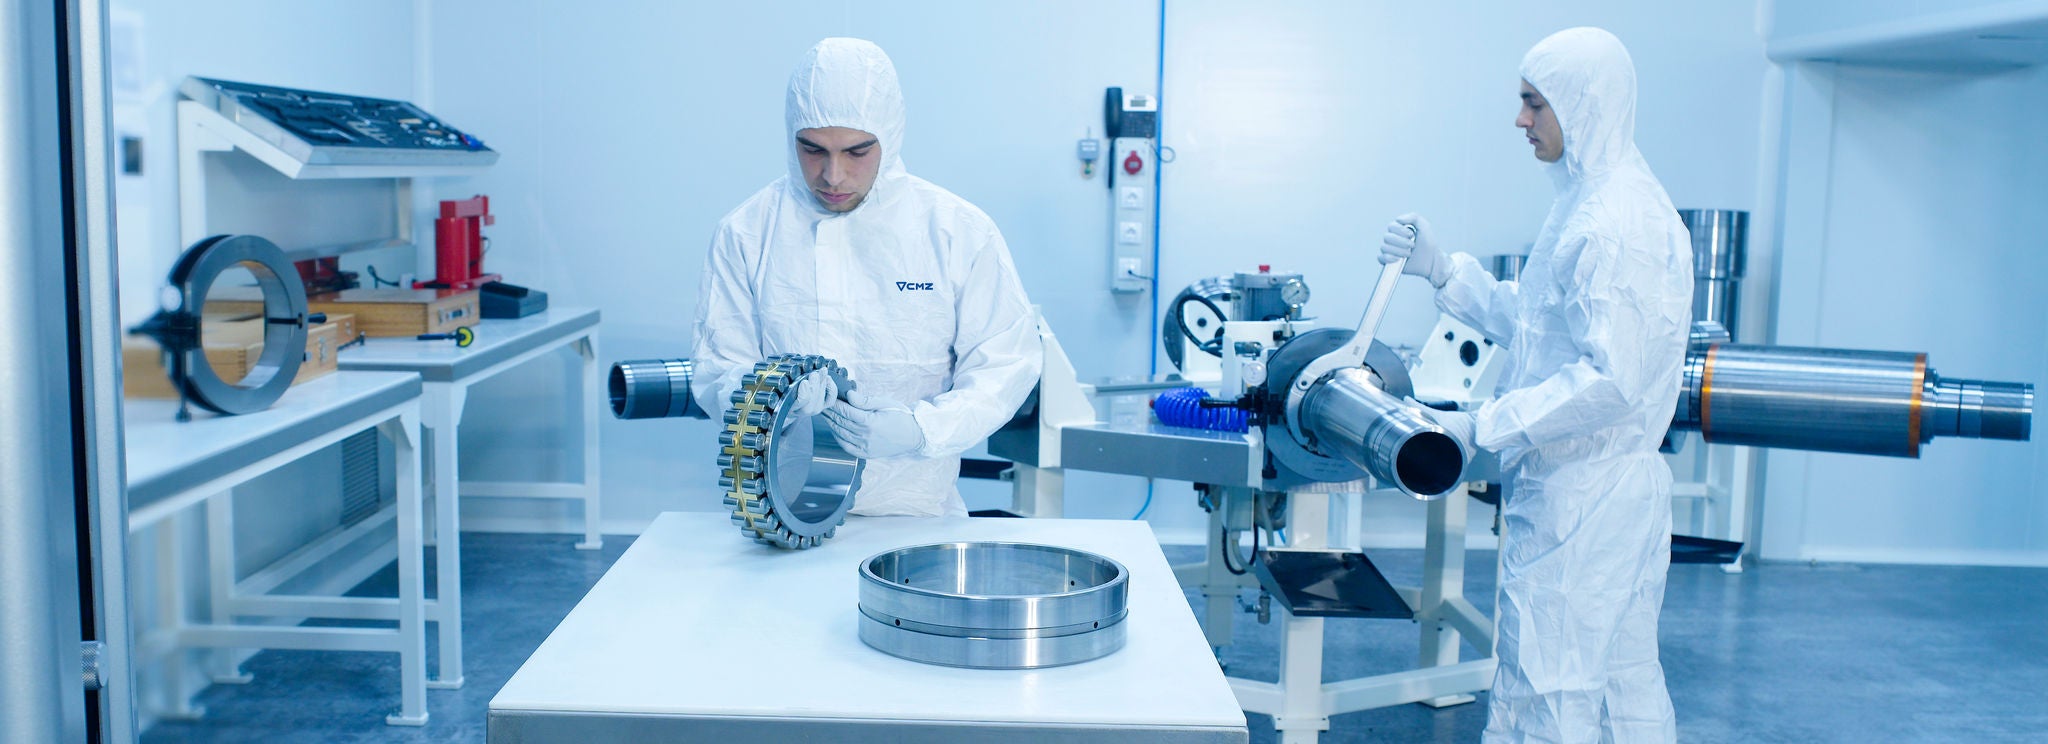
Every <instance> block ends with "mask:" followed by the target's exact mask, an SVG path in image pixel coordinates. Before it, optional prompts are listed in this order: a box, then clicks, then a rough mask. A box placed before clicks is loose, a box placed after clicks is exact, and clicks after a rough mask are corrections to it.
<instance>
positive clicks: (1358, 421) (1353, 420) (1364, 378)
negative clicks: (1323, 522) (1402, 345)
mask: <svg viewBox="0 0 2048 744" xmlns="http://www.w3.org/2000/svg"><path fill="white" fill-rule="evenodd" d="M1353 335H1354V334H1353V332H1351V331H1347V330H1343V329H1338V328H1318V329H1316V330H1313V331H1309V332H1307V333H1303V334H1300V335H1298V336H1295V337H1294V338H1291V339H1288V340H1287V342H1286V343H1285V344H1282V345H1281V346H1280V348H1279V349H1276V350H1274V352H1273V356H1272V358H1271V359H1270V360H1268V362H1267V365H1266V366H1267V377H1266V386H1265V388H1264V392H1263V395H1262V397H1261V401H1262V402H1261V405H1262V407H1263V411H1262V416H1261V418H1262V420H1263V421H1264V422H1265V423H1264V429H1265V441H1266V447H1267V449H1268V450H1269V451H1270V452H1271V453H1272V455H1273V463H1274V466H1275V471H1274V472H1275V474H1276V475H1277V476H1280V477H1279V478H1277V481H1278V482H1280V483H1281V484H1283V485H1296V483H1297V482H1306V483H1341V482H1344V481H1351V480H1358V479H1360V478H1363V477H1365V476H1366V474H1368V473H1370V474H1371V475H1372V476H1373V478H1374V479H1376V480H1378V481H1380V482H1381V483H1383V484H1386V485H1388V486H1391V487H1393V488H1396V489H1399V490H1400V491H1401V492H1402V493H1406V494H1408V495H1410V496H1413V497H1415V498H1418V499H1423V500H1434V499H1438V498H1442V497H1443V496H1444V495H1445V494H1447V493H1449V492H1450V491H1451V490H1453V489H1454V488H1455V487H1456V486H1457V485H1458V483H1459V482H1460V481H1459V480H1458V479H1459V478H1460V477H1462V476H1463V474H1464V470H1465V453H1464V451H1463V450H1462V449H1460V448H1459V445H1458V443H1457V442H1456V441H1455V440H1453V439H1452V438H1451V436H1450V435H1449V434H1448V433H1446V432H1445V431H1444V430H1443V427H1440V426H1437V425H1436V423H1435V422H1434V421H1432V420H1430V419H1429V417H1428V415H1427V414H1426V413H1425V412H1423V411H1422V410H1421V408H1420V407H1419V406H1416V405H1414V404H1412V403H1409V402H1407V401H1405V400H1403V399H1404V398H1406V397H1408V396H1409V395H1412V394H1413V393H1414V387H1413V386H1412V383H1411V382H1410V381H1409V378H1408V369H1407V367H1406V366H1404V365H1403V364H1402V363H1401V358H1400V356H1398V355H1396V354H1395V353H1394V351H1393V349H1390V348H1388V347H1387V345H1386V344H1384V343H1380V342H1378V341H1374V342H1373V343H1372V345H1371V346H1370V347H1369V348H1368V349H1367V350H1366V353H1365V364H1364V365H1362V366H1357V367H1341V368H1338V369H1335V370H1331V371H1330V372H1328V373H1326V374H1323V375H1320V376H1318V377H1317V378H1316V379H1314V380H1312V381H1311V382H1310V383H1309V385H1308V386H1307V392H1306V393H1305V394H1304V395H1303V396H1302V403H1301V405H1300V407H1299V408H1297V409H1296V410H1295V411H1294V415H1296V416H1299V417H1300V419H1301V420H1300V421H1290V420H1289V419H1288V414H1289V412H1288V410H1287V407H1286V398H1287V392H1288V391H1289V390H1290V389H1293V388H1295V387H1298V386H1299V383H1300V381H1301V380H1302V379H1303V378H1304V377H1306V376H1307V375H1309V374H1312V373H1313V369H1312V368H1311V363H1312V362H1313V361H1314V360H1316V359H1320V358H1322V357H1323V356H1324V355H1326V354H1328V353H1330V352H1331V351H1332V350H1335V349H1338V348H1341V347H1343V346H1344V345H1345V344H1346V343H1348V342H1349V341H1350V340H1351V339H1352V337H1353ZM1297 431H1298V432H1299V433H1297ZM1270 479H1271V478H1269V480H1270Z"/></svg>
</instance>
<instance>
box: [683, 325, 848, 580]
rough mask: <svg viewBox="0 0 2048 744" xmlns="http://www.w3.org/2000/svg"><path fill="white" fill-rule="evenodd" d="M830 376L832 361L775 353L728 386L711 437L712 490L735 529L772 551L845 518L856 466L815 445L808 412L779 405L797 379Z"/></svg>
mask: <svg viewBox="0 0 2048 744" xmlns="http://www.w3.org/2000/svg"><path fill="white" fill-rule="evenodd" d="M809 374H829V375H833V376H834V377H835V378H836V379H837V381H838V382H839V383H840V385H839V387H840V389H842V390H845V389H849V388H851V385H850V384H849V383H848V382H847V380H846V378H845V373H844V371H842V370H841V369H840V367H839V364H838V363H837V362H834V361H832V360H830V359H826V358H824V357H820V356H804V355H798V354H782V355H777V356H773V357H769V358H768V359H767V360H766V361H763V362H760V363H757V364H755V365H754V370H753V371H752V372H750V373H748V374H747V375H746V376H745V377H743V378H741V380H740V388H739V389H738V390H735V391H733V393H732V400H731V405H730V406H729V407H727V408H726V409H725V414H724V416H723V420H724V422H725V430H724V431H721V432H719V434H718V487H719V489H720V490H722V491H724V492H725V505H726V506H728V507H731V508H732V523H733V524H734V525H735V526H738V527H739V528H740V533H741V534H742V535H745V536H747V537H750V538H753V539H755V540H757V541H759V542H762V543H766V544H768V545H773V546H776V547H779V548H788V549H791V550H802V549H804V548H814V547H817V546H818V545H819V544H820V543H823V542H824V541H825V540H826V539H828V538H830V537H832V535H833V533H834V532H835V531H836V530H837V529H838V527H839V525H840V524H841V523H843V522H845V521H846V512H847V510H848V509H850V508H852V507H853V498H854V494H855V492H857V491H859V490H860V475H861V470H862V468H863V467H864V463H863V462H862V461H860V460H856V459H854V458H852V457H850V456H847V455H845V454H844V453H837V454H836V455H835V454H834V453H830V452H827V451H824V450H823V448H821V447H819V446H818V443H817V438H816V437H817V435H816V434H815V432H814V427H813V423H812V421H811V420H810V419H812V418H814V417H812V416H803V415H798V414H797V413H795V412H794V411H793V410H791V408H790V406H788V405H786V404H787V403H788V400H789V395H790V394H791V393H792V392H793V391H794V390H795V388H796V383H797V381H798V380H801V379H803V377H804V376H805V375H809Z"/></svg>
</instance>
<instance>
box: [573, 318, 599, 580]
mask: <svg viewBox="0 0 2048 744" xmlns="http://www.w3.org/2000/svg"><path fill="white" fill-rule="evenodd" d="M576 353H577V354H578V355H580V356H582V357H583V359H582V367H583V394H584V396H585V397H584V398H583V406H582V410H583V542H580V543H576V548H577V549H579V550H597V549H599V548H602V547H604V535H602V534H600V533H599V532H598V526H597V522H598V517H599V516H600V514H599V509H598V469H599V465H600V463H599V462H598V455H597V425H598V421H599V417H600V413H601V412H602V410H603V409H604V407H605V395H606V392H605V389H604V385H605V379H604V376H603V375H601V374H599V373H598V369H597V334H596V333H594V332H593V333H590V334H587V335H585V336H583V337H582V338H580V339H577V341H576Z"/></svg>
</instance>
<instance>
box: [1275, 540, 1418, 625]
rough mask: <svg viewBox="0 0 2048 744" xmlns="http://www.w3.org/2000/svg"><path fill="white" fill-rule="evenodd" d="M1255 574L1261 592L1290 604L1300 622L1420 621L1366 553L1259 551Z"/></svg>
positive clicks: (1303, 549) (1305, 550)
mask: <svg viewBox="0 0 2048 744" xmlns="http://www.w3.org/2000/svg"><path fill="white" fill-rule="evenodd" d="M1252 570H1253V571H1254V572H1256V574H1257V575H1258V579H1259V587H1260V588H1263V589H1265V590H1266V592H1267V593H1269V594H1272V595H1273V596H1275V597H1279V598H1280V599H1281V601H1283V602H1286V603H1287V612H1288V614H1291V615H1294V616H1295V617H1377V618H1393V619H1402V620H1405V619H1409V618H1413V617H1415V610H1414V609H1412V608H1410V607H1409V606H1408V602H1407V601H1406V600H1403V599H1402V598H1401V593H1400V592H1399V591H1396V590H1395V589H1394V585H1393V584H1392V583H1389V582H1388V581H1387V577H1386V576H1384V575H1382V574H1381V573H1380V570H1379V568H1378V567H1376V566H1374V565H1372V561H1371V560H1368V559H1367V558H1366V557H1365V554H1364V553H1349V552H1345V551H1342V550H1317V549H1310V548H1269V549H1265V550H1260V551H1259V552H1258V560H1256V561H1253V562H1252Z"/></svg>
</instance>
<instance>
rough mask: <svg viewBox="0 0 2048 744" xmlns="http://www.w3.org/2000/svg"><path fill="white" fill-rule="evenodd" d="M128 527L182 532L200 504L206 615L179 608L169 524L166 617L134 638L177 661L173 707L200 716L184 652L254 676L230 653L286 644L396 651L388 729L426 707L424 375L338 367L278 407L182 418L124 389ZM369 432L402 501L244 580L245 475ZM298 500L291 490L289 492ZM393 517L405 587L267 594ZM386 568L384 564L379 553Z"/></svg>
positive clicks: (178, 567) (222, 672)
mask: <svg viewBox="0 0 2048 744" xmlns="http://www.w3.org/2000/svg"><path fill="white" fill-rule="evenodd" d="M122 405H123V406H124V408H123V411H122V417H123V419H124V424H123V431H122V436H123V437H124V449H125V451H126V455H125V461H126V464H127V476H128V482H127V496H128V529H129V532H130V534H134V533H138V532H141V531H144V530H147V529H150V528H151V527H153V526H157V525H159V524H163V523H166V522H168V523H169V524H168V525H167V526H171V527H174V528H175V526H176V525H177V523H178V522H179V520H182V519H185V518H187V517H188V516H189V515H190V514H191V513H192V512H193V511H194V509H193V507H196V506H199V505H202V504H203V505H205V507H206V525H207V529H206V535H207V545H208V549H207V561H206V562H207V567H208V575H209V580H208V587H209V596H208V598H207V600H206V602H205V605H206V607H207V609H208V611H209V614H210V616H211V618H210V619H211V621H210V622H206V623H192V622H189V621H188V619H187V618H186V616H185V605H186V600H185V596H184V587H185V580H184V569H183V560H184V551H183V550H182V549H181V548H180V546H179V545H178V541H177V540H176V539H175V537H176V535H177V534H179V533H180V532H183V530H178V529H171V530H167V531H166V533H167V534H166V535H165V536H164V537H163V539H160V540H159V542H158V548H159V550H158V554H157V556H156V558H157V561H156V569H157V574H158V579H157V591H158V593H159V597H158V598H157V604H158V606H159V615H160V617H159V626H160V627H157V628H155V629H153V630H152V631H150V632H148V633H146V634H144V635H143V636H142V637H139V638H137V639H136V648H137V655H138V656H143V657H155V656H162V657H165V658H167V659H168V662H167V663H170V664H171V665H173V671H172V674H171V675H170V678H171V680H173V681H172V689H171V692H170V694H169V698H170V700H169V701H168V706H167V710H165V711H163V713H164V714H165V715H169V716H173V717H195V716H198V715H201V714H202V713H203V711H202V710H201V709H200V708H198V707H197V706H195V705H193V704H192V702H191V696H192V695H193V694H195V693H196V692H197V691H196V690H189V689H186V684H185V682H186V680H187V679H189V676H188V675H186V674H184V673H183V672H182V671H181V669H182V664H183V663H184V662H183V658H184V654H183V653H171V652H174V651H177V650H179V649H182V648H191V647H202V648H215V649H222V650H221V651H220V652H217V653H216V654H215V655H214V668H213V669H212V670H211V672H212V674H211V676H212V679H213V680H214V681H216V682H247V681H249V678H248V676H246V675H243V674H241V673H240V672H238V671H237V670H236V669H235V668H234V664H233V662H232V659H231V658H230V657H229V656H228V654H229V653H231V651H230V650H231V649H245V648H288V649H314V650H328V651H383V652H394V653H397V654H398V657H399V665H398V668H399V680H400V684H399V699H400V705H399V712H398V713H397V714H396V715H393V716H390V717H389V718H388V719H386V720H387V721H388V722H390V723H393V724H402V725H414V726H417V725H420V724H423V723H425V722H426V720H427V710H426V693H425V681H426V668H425V657H426V635H425V627H424V625H425V623H424V618H425V615H426V613H427V612H428V608H427V602H426V600H425V598H424V596H423V591H422V587H421V578H420V555H421V553H420V517H421V513H420V479H419V451H418V442H419V437H420V381H419V378H418V377H417V376H414V375H411V374H402V373H396V372H366V373H336V374H330V375H327V376H325V377H321V378H318V379H314V380H311V381H308V382H305V383H300V384H296V385H293V386H292V387H291V388H290V389H289V390H286V391H285V393H284V396H283V397H281V398H279V399H278V400H277V402H276V403H275V404H273V405H272V406H271V407H270V408H268V409H265V410H262V411H258V412H255V413H250V414H244V415H240V416H218V415H215V414H210V413H206V412H204V411H199V410H194V411H193V414H192V420H191V421H183V422H180V421H177V420H175V418H174V417H175V416H176V414H177V410H178V403H177V401H173V400H148V399H135V398H128V399H124V400H123V401H122ZM365 430H375V431H378V432H380V433H381V434H383V435H384V436H385V437H386V438H388V439H390V440H391V442H392V445H393V447H394V450H395V452H396V455H397V461H398V463H397V465H398V466H397V483H398V485H397V488H398V493H397V502H396V503H395V504H394V505H392V506H390V507H386V508H384V509H381V510H379V511H378V512H377V513H376V514H375V515H373V516H371V517H369V518H367V519H364V520H363V521H361V522H358V523H356V524H354V525H351V526H349V527H346V528H344V529H342V530H340V531H338V532H335V533H332V534H329V535H328V536H326V537H324V538H322V539H320V540H319V541H316V542H315V543H314V544H313V545H309V546H306V547H304V548H302V549H300V550H298V551H295V552H293V553H292V554H291V555H290V556H287V557H286V558H285V559H282V560H280V561H279V562H278V563H277V564H275V565H272V566H270V567H267V568H265V569H263V570H261V571H258V572H256V573H255V574H252V575H250V576H248V577H237V576H236V575H235V559H234V556H235V544H234V533H235V529H234V491H233V489H234V488H235V487H236V486H238V485H241V484H243V483H247V482H249V481H250V480H252V479H254V478H256V477H258V476H260V475H263V474H264V473H268V472H270V471H272V470H275V469H277V468H278V467H281V466H283V465H285V464H288V463H291V462H293V461H295V460H298V459H299V458H302V457H305V456H306V455H309V454H312V453H314V452H318V451H320V450H322V449H325V448H328V447H332V446H334V445H336V444H339V443H340V442H341V441H342V440H343V439H346V438H348V437H350V436H352V435H354V434H356V433H357V432H361V431H365ZM293 495H296V494H293ZM392 522H396V523H397V529H398V537H397V551H398V555H397V559H398V596H397V597H396V598H390V597H384V598H377V597H326V596H290V595H279V594H273V593H271V591H270V590H273V589H276V588H277V587H278V586H280V585H283V584H284V583H285V582H287V581H289V580H290V579H292V578H293V577H295V576H297V575H298V574H300V573H303V572H304V571H305V570H306V569H307V568H309V567H310V566H311V565H313V564H315V563H317V562H319V561H321V560H324V559H326V558H328V557H332V556H334V555H336V554H337V553H338V552H339V551H341V550H342V549H343V548H344V547H346V546H347V545H349V544H351V543H354V542H356V541H358V540H360V539H362V538H366V537H375V536H378V533H379V531H380V528H382V527H384V526H385V525H389V524H391V523H392ZM377 565H378V566H382V565H388V564H384V563H382V562H381V560H379V561H378V562H377ZM238 617H255V618H263V617H268V618H343V619H382V620H395V621H397V623H398V627H396V628H355V627H348V628H342V627H310V626H279V625H249V624H237V623H235V622H233V621H234V619H235V618H238Z"/></svg>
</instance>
